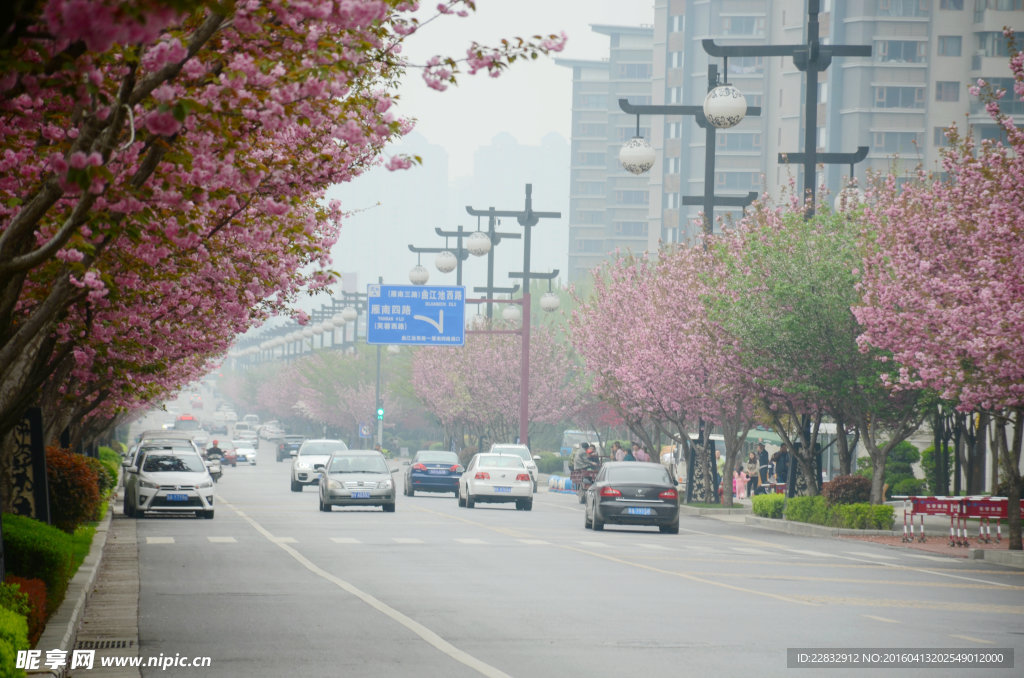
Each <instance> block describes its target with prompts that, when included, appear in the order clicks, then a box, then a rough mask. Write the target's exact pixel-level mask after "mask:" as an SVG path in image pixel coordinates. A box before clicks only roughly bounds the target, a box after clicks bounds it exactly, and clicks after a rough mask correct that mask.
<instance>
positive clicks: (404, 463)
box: [402, 459, 411, 466]
mask: <svg viewBox="0 0 1024 678" xmlns="http://www.w3.org/2000/svg"><path fill="white" fill-rule="evenodd" d="M410 463H411V462H410V461H409V460H408V459H406V460H405V461H403V462H402V466H408V465H409V464H410Z"/></svg>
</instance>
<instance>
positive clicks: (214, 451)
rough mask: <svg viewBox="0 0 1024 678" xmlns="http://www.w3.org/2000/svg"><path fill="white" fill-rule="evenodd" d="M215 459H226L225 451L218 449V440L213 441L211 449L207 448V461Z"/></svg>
mask: <svg viewBox="0 0 1024 678" xmlns="http://www.w3.org/2000/svg"><path fill="white" fill-rule="evenodd" d="M213 457H216V458H217V459H223V458H224V450H222V449H220V448H219V447H217V441H216V440H214V441H213V445H211V446H210V447H208V448H206V458H207V459H212V458H213Z"/></svg>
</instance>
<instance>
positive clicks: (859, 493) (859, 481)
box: [821, 475, 871, 506]
mask: <svg viewBox="0 0 1024 678" xmlns="http://www.w3.org/2000/svg"><path fill="white" fill-rule="evenodd" d="M821 495H822V496H823V497H825V503H826V504H828V505H829V506H834V505H836V504H859V503H863V502H869V501H871V481H870V480H868V479H867V478H865V477H864V476H859V475H849V476H837V477H836V478H834V479H833V480H832V482H828V483H825V484H824V485H822V487H821Z"/></svg>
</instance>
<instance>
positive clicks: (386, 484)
mask: <svg viewBox="0 0 1024 678" xmlns="http://www.w3.org/2000/svg"><path fill="white" fill-rule="evenodd" d="M377 489H378V490H390V489H391V479H390V478H388V479H387V480H382V481H380V482H379V483H377Z"/></svg>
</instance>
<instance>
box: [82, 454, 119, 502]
mask: <svg viewBox="0 0 1024 678" xmlns="http://www.w3.org/2000/svg"><path fill="white" fill-rule="evenodd" d="M85 463H87V464H88V465H89V466H90V467H91V468H92V470H93V471H95V472H96V487H97V488H99V491H100V497H101V498H102V497H106V496H107V494H109V493H110V490H112V489H114V487H115V486H116V485H117V472H116V471H114V472H113V473H111V471H110V469H109V468H108V467H107V465H106V464H104V463H103V462H102V461H100V460H99V459H95V458H93V457H85Z"/></svg>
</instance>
